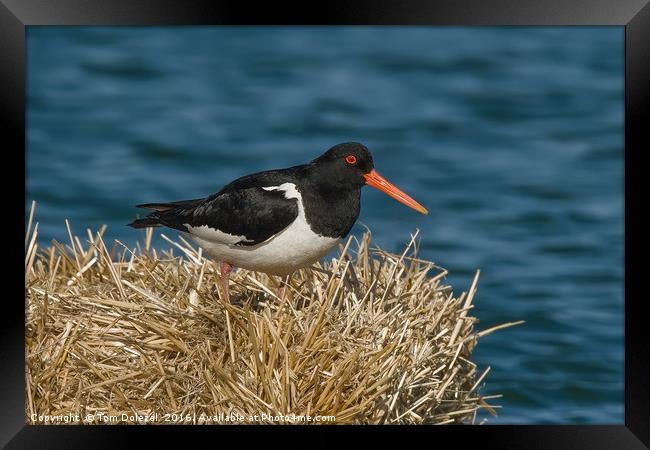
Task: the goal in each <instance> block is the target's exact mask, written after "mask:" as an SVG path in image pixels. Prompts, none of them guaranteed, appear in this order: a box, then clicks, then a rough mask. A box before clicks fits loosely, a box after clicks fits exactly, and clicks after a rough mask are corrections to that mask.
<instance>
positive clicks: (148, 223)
mask: <svg viewBox="0 0 650 450" xmlns="http://www.w3.org/2000/svg"><path fill="white" fill-rule="evenodd" d="M127 225H128V226H130V227H133V228H147V227H157V226H160V225H163V224H162V223H161V222H160V218H159V217H156V216H155V214H151V215H150V216H149V217H145V218H144V219H136V220H134V221H133V222H131V223H129V224H127Z"/></svg>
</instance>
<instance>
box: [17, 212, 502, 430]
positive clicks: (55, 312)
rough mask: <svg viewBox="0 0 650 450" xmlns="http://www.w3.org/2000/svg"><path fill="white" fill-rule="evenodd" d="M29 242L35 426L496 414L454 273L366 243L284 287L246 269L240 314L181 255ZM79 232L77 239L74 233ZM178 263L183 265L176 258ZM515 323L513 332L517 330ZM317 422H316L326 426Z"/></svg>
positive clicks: (185, 246)
mask: <svg viewBox="0 0 650 450" xmlns="http://www.w3.org/2000/svg"><path fill="white" fill-rule="evenodd" d="M31 223H32V220H31V219H30V224H29V227H28V233H27V238H26V241H25V247H26V258H25V271H26V273H25V290H26V308H27V311H26V317H27V324H26V333H27V336H26V341H27V367H26V377H27V404H26V413H27V422H28V423H30V424H36V423H63V422H69V423H161V424H162V423H231V422H235V423H332V422H331V419H330V418H328V417H327V416H333V417H335V420H334V422H333V423H373V424H374V423H433V424H445V423H468V422H473V421H474V420H475V418H476V412H477V411H478V410H479V409H486V410H488V411H490V412H492V413H494V410H493V409H492V407H491V406H490V405H488V403H487V402H486V399H489V398H495V397H498V396H491V397H486V396H482V395H481V394H480V393H479V392H478V387H479V386H480V385H481V383H482V382H483V379H484V377H485V375H486V374H487V372H488V371H489V368H488V369H487V370H485V371H484V372H483V373H482V374H479V373H477V367H476V365H475V364H474V363H473V362H471V360H470V355H471V352H472V349H473V348H474V346H475V344H476V342H477V338H478V337H479V336H480V335H482V334H487V333H489V332H491V331H493V330H494V329H496V328H499V327H495V328H494V329H491V330H486V331H484V332H482V333H477V332H475V331H474V323H475V321H476V319H475V318H473V317H471V316H470V315H468V311H469V310H470V309H471V308H472V300H473V297H474V293H475V292H476V283H477V280H478V273H477V275H476V278H475V279H474V282H473V283H472V286H471V289H470V291H469V293H468V294H465V293H463V294H461V295H460V296H458V297H454V296H453V294H452V290H451V287H449V286H445V285H444V284H443V283H442V281H443V278H444V277H445V275H446V273H447V272H446V271H445V270H443V269H441V268H439V267H437V266H435V265H434V264H433V263H431V262H428V261H423V260H420V259H418V258H417V256H416V255H417V248H416V245H415V236H413V238H412V239H411V242H410V243H409V244H408V246H407V247H406V249H405V250H404V252H403V253H402V254H401V255H396V254H391V253H388V252H385V251H382V250H380V249H373V248H371V236H370V234H369V233H366V234H365V235H363V237H362V238H361V239H360V240H359V241H357V240H356V239H355V238H354V237H351V238H349V239H348V240H347V242H346V243H345V245H344V246H342V247H341V251H340V255H339V256H338V257H337V258H335V259H332V260H331V262H328V263H325V264H316V265H315V266H314V267H313V268H311V269H303V270H300V271H299V272H298V273H296V274H295V275H294V277H293V278H292V280H291V284H290V286H289V287H288V289H287V292H288V293H289V294H288V295H287V296H286V297H285V299H284V300H282V301H280V300H279V299H278V298H277V297H276V296H275V291H276V288H277V286H278V283H279V282H278V281H277V279H275V278H271V277H268V276H267V275H265V274H261V273H255V272H250V271H247V270H238V271H237V272H235V273H233V276H232V284H231V297H232V301H233V303H232V304H229V303H225V302H224V301H223V300H222V299H221V296H220V293H219V291H218V289H217V283H216V281H217V279H218V272H217V270H218V269H217V267H216V265H215V264H213V263H212V262H211V261H209V260H207V259H205V258H204V257H203V256H202V253H201V251H200V250H199V249H196V248H193V247H192V245H190V244H189V243H187V242H185V241H183V240H182V239H181V240H180V241H179V242H175V241H171V240H170V242H171V243H172V247H171V249H170V250H169V251H166V252H163V253H161V254H159V253H158V252H157V251H156V250H154V249H151V248H150V242H151V236H152V230H151V229H150V230H148V231H147V239H146V241H145V245H144V247H143V248H141V247H140V246H139V245H138V247H137V248H135V249H128V248H125V247H124V246H123V245H122V244H121V243H119V242H117V241H116V244H115V246H113V249H112V251H109V250H108V248H107V246H106V245H105V243H104V240H103V238H102V234H103V231H104V229H105V228H102V230H100V231H99V232H97V233H91V232H90V230H88V241H87V244H86V245H83V244H82V241H81V239H80V238H78V237H73V235H72V233H71V232H70V233H69V234H70V236H69V237H70V242H71V243H70V244H69V245H66V246H64V245H63V244H60V243H58V242H56V241H53V243H52V246H51V247H49V248H45V249H40V250H39V249H38V246H37V244H36V236H37V234H38V224H37V225H36V226H35V227H34V229H33V230H32V229H31ZM68 230H69V231H70V228H68ZM174 251H177V253H178V251H180V255H179V256H176V255H174ZM507 325H510V324H506V325H504V326H507ZM317 421H318V422H317Z"/></svg>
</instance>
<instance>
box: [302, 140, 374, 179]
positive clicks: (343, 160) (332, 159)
mask: <svg viewBox="0 0 650 450" xmlns="http://www.w3.org/2000/svg"><path fill="white" fill-rule="evenodd" d="M309 165H310V166H311V167H312V168H314V169H315V170H317V171H318V172H320V174H321V177H323V179H326V180H328V182H330V183H332V184H337V185H339V187H341V186H346V185H347V186H350V187H354V188H358V187H360V186H363V185H364V184H366V179H365V178H364V175H366V174H368V173H370V172H371V171H372V170H373V169H374V164H373V161H372V155H371V154H370V151H369V150H368V149H367V148H366V147H365V146H364V145H362V144H359V143H358V142H345V143H343V144H338V145H335V146H334V147H332V148H330V149H329V150H328V151H326V152H325V153H323V154H322V155H321V156H319V157H318V158H316V159H315V160H313V161H312V162H311V163H310V164H309Z"/></svg>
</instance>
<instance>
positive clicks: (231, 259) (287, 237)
mask: <svg viewBox="0 0 650 450" xmlns="http://www.w3.org/2000/svg"><path fill="white" fill-rule="evenodd" d="M263 189H265V190H267V191H272V190H279V191H283V192H284V195H285V197H286V198H295V199H297V200H298V216H297V217H296V219H295V220H294V221H293V222H292V223H291V224H290V225H289V226H288V227H286V228H285V229H284V230H282V231H280V232H279V233H277V234H275V235H274V236H272V237H271V238H269V239H267V240H266V241H264V242H261V243H259V244H257V245H252V246H239V245H234V243H235V242H238V241H240V240H242V239H244V238H245V236H234V235H230V234H227V233H223V232H221V231H219V230H215V229H213V228H210V227H207V226H206V225H203V226H201V227H190V226H188V230H189V233H186V234H188V235H189V236H190V237H191V238H192V239H193V240H194V241H195V242H196V243H197V244H199V245H200V246H201V247H202V248H203V249H204V250H205V251H206V252H207V253H208V255H210V256H211V257H213V258H215V259H216V260H218V261H225V262H228V263H230V264H232V265H233V266H235V267H242V268H244V269H249V270H257V271H260V272H266V273H270V274H274V275H288V274H290V273H291V272H293V271H294V270H297V269H300V268H302V267H307V266H309V265H311V264H313V263H314V262H316V261H318V260H319V259H320V258H322V257H323V256H325V255H326V254H327V253H328V252H329V251H330V250H331V249H332V248H334V247H335V246H336V245H337V244H338V243H339V242H340V241H341V238H332V237H326V236H321V235H319V234H317V233H315V232H314V231H312V229H311V227H310V226H309V224H308V223H307V219H306V217H305V208H304V206H303V203H302V196H301V195H300V192H299V191H298V190H297V189H296V185H295V184H293V183H283V184H281V185H279V186H267V187H264V188H263Z"/></svg>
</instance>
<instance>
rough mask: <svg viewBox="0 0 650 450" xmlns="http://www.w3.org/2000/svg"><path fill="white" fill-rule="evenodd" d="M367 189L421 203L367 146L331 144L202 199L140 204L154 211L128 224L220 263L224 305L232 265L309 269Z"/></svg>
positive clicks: (347, 223)
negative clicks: (383, 170)
mask: <svg viewBox="0 0 650 450" xmlns="http://www.w3.org/2000/svg"><path fill="white" fill-rule="evenodd" d="M366 185H368V186H372V187H374V188H376V189H378V190H380V191H382V192H384V193H386V194H388V195H389V196H391V197H393V198H394V199H396V200H397V201H399V202H401V203H403V204H404V205H406V206H409V207H410V208H413V209H414V210H416V211H418V212H420V213H422V214H428V211H427V209H426V208H424V207H423V206H422V205H421V204H419V203H418V202H416V201H415V200H413V199H412V198H411V197H409V196H408V195H407V194H406V193H404V192H402V191H401V190H400V189H398V188H397V187H396V186H394V185H393V184H392V183H390V182H389V181H388V180H386V179H385V178H384V177H383V176H381V175H380V174H379V173H378V172H377V171H376V170H375V167H374V161H373V157H372V155H371V153H370V151H369V150H368V148H367V147H366V146H364V145H363V144H360V143H358V142H344V143H341V144H337V145H334V146H333V147H331V148H330V149H329V150H327V151H326V152H325V153H323V154H322V155H320V156H319V157H317V158H316V159H314V160H312V161H311V162H309V163H307V164H302V165H297V166H293V167H289V168H286V169H277V170H267V171H263V172H257V173H253V174H250V175H245V176H242V177H240V178H237V179H236V180H234V181H232V182H231V183H229V184H227V185H225V186H224V187H223V188H222V189H221V190H219V191H218V192H216V193H214V194H212V195H209V196H208V197H204V198H198V199H193V200H181V201H173V202H166V203H145V204H141V205H136V207H138V208H145V209H149V210H152V212H150V213H149V214H148V215H147V216H146V217H144V218H141V219H136V220H134V221H133V222H131V223H129V224H128V225H129V226H131V227H133V228H146V227H159V226H164V227H168V228H172V229H174V230H178V231H180V232H181V234H182V235H184V236H185V237H189V238H191V239H192V240H194V242H196V243H197V244H198V245H199V246H200V247H201V248H203V250H204V251H205V252H206V253H207V255H209V256H210V257H211V258H213V259H214V260H215V261H217V262H220V267H219V272H220V280H219V284H220V285H221V291H222V293H223V296H224V298H225V299H226V300H227V301H228V302H229V301H230V294H229V287H228V284H229V276H230V273H231V271H232V269H233V268H234V267H239V268H243V269H248V270H253V271H258V272H264V273H266V274H269V275H275V276H280V277H284V278H285V283H284V284H282V285H281V287H280V288H279V289H278V294H277V296H278V297H279V298H283V297H284V294H285V289H286V285H287V284H288V282H289V280H290V276H291V274H292V273H293V272H295V271H296V270H298V269H301V268H305V267H309V266H311V265H312V264H313V263H315V262H316V261H318V260H319V259H320V258H322V257H323V256H325V255H326V254H327V253H329V252H330V250H332V249H333V248H334V247H336V246H337V244H338V243H339V242H341V240H342V239H343V238H345V237H346V236H347V235H348V233H349V232H350V230H351V228H352V226H353V225H354V223H355V222H356V220H357V218H358V217H359V212H360V208H361V188H362V187H364V186H366Z"/></svg>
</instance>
